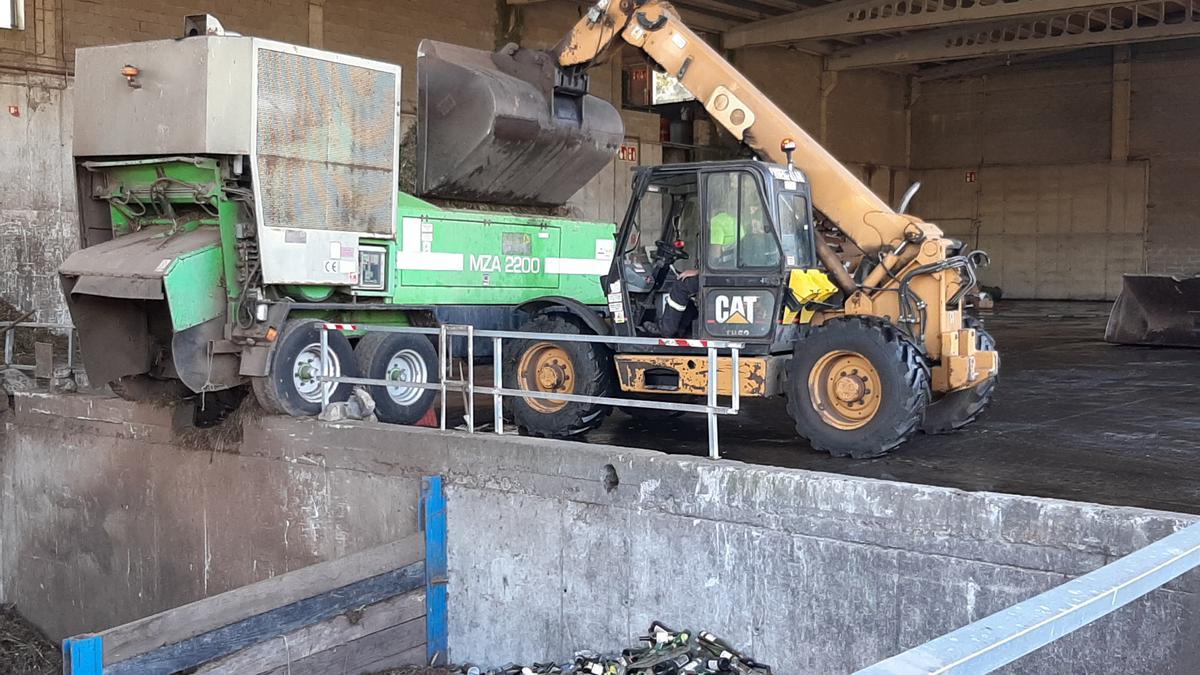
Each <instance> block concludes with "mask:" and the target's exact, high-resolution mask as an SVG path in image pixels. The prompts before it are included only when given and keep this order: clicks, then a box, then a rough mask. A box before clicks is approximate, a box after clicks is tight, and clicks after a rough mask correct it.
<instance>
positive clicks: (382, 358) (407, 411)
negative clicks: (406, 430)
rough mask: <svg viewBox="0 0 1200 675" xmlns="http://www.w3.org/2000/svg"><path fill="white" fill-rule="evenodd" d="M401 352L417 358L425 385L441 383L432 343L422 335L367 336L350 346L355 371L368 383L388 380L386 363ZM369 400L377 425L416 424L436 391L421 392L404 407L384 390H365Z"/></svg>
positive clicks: (368, 388) (431, 402)
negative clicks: (356, 367) (356, 365)
mask: <svg viewBox="0 0 1200 675" xmlns="http://www.w3.org/2000/svg"><path fill="white" fill-rule="evenodd" d="M402 352H409V353H410V355H415V356H416V357H419V358H420V359H421V361H422V362H423V363H424V366H425V378H424V379H423V380H422V381H423V382H425V383H428V384H437V383H438V382H441V378H440V377H439V376H438V356H437V350H436V349H434V348H433V343H432V342H430V341H429V338H427V337H425V336H424V335H409V334H404V333H370V334H368V335H366V336H364V337H363V338H362V339H361V340H359V341H358V344H357V345H356V346H355V347H354V356H355V358H356V359H357V361H358V370H359V372H361V373H363V377H365V378H367V379H369V380H386V379H389V378H388V362H389V361H391V360H392V357H394V356H396V355H397V354H400V353H402ZM367 390H368V391H369V392H370V393H371V398H373V399H375V416H376V417H378V418H379V421H381V422H388V423H390V424H416V423H417V422H420V421H421V419H422V418H424V417H425V414H426V413H428V412H429V409H430V408H432V407H433V401H434V399H435V398H437V391H436V390H434V389H425V390H422V391H421V395H420V396H419V397H418V398H416V399H415V400H414V401H413V402H411V403H408V404H405V403H402V402H400V401H397V400H396V399H394V398H392V396H391V394H389V393H388V388H387V387H382V386H371V387H367ZM409 391H413V390H412V389H410V390H409Z"/></svg>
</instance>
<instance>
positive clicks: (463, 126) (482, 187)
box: [417, 40, 624, 206]
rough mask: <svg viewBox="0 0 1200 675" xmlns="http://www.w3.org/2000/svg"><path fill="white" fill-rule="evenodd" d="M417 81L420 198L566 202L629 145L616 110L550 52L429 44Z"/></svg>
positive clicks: (424, 48) (420, 58) (425, 43)
mask: <svg viewBox="0 0 1200 675" xmlns="http://www.w3.org/2000/svg"><path fill="white" fill-rule="evenodd" d="M417 80H418V87H417V91H418V93H417V191H418V192H419V193H420V194H421V195H422V196H426V197H434V198H442V199H461V200H467V201H479V202H488V203H500V204H513V205H549V206H558V205H562V204H565V203H566V202H567V200H569V199H570V198H571V197H572V196H573V195H574V194H575V193H576V192H578V191H579V190H580V189H581V188H582V187H583V186H584V185H586V184H587V183H588V181H590V180H591V179H592V178H593V177H595V175H596V174H597V173H599V172H600V171H601V170H602V169H603V168H604V167H605V166H607V165H608V163H609V162H610V161H612V159H613V157H614V156H615V155H616V153H617V149H618V148H619V147H620V144H621V141H622V139H623V138H624V125H623V123H622V121H621V116H620V113H618V112H617V110H616V108H614V107H613V106H612V105H611V104H609V103H608V102H607V101H604V100H602V99H600V98H597V97H595V96H591V95H588V94H586V93H583V91H581V89H582V88H581V87H580V76H578V75H573V76H567V75H564V74H561V73H560V72H559V71H558V68H557V66H556V64H555V62H554V60H553V58H552V57H551V56H550V55H549V54H548V53H546V52H540V51H533V50H527V49H519V48H516V47H515V46H510V47H508V48H505V49H503V50H501V51H499V52H495V53H492V52H487V51H483V50H479V49H471V48H468V47H461V46H458V45H451V44H446V43H442V42H435V41H432V40H425V41H423V42H422V43H421V46H420V49H419V50H418V55H417ZM585 86H586V85H585Z"/></svg>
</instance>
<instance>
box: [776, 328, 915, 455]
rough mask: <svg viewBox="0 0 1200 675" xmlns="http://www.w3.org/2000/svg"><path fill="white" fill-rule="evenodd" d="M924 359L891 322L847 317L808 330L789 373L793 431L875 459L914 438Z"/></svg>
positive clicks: (837, 450)
mask: <svg viewBox="0 0 1200 675" xmlns="http://www.w3.org/2000/svg"><path fill="white" fill-rule="evenodd" d="M929 380H930V373H929V365H928V363H927V362H926V360H925V358H924V357H923V356H922V355H921V351H920V349H918V348H917V345H916V344H915V343H914V342H913V341H912V340H911V339H909V338H908V337H907V336H906V335H904V334H903V333H902V332H900V330H898V329H897V328H896V327H895V326H893V325H891V324H889V323H887V322H885V321H882V320H879V319H874V318H867V317H847V318H842V319H835V320H833V321H829V322H828V323H826V324H824V325H822V326H817V327H812V328H809V329H808V330H807V331H806V332H805V333H804V334H803V335H802V336H801V337H800V339H799V341H798V342H797V343H796V347H795V351H794V353H793V356H792V362H791V364H790V366H789V371H788V413H789V414H790V415H791V417H792V420H793V421H794V422H795V423H796V432H797V433H798V434H800V436H802V437H804V438H806V439H808V441H809V442H810V443H812V446H813V447H814V448H816V449H818V450H824V451H825V452H828V453H829V454H831V455H833V456H835V457H853V458H855V459H866V458H870V457H879V456H880V455H883V454H885V453H887V452H888V451H890V450H893V449H895V448H897V447H898V446H900V445H901V444H902V443H904V442H905V441H906V440H908V439H909V438H911V437H912V435H913V434H914V433H916V432H917V429H918V428H919V427H920V425H921V419H922V417H923V416H924V414H925V408H926V407H927V406H928V404H929Z"/></svg>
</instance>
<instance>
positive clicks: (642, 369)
mask: <svg viewBox="0 0 1200 675" xmlns="http://www.w3.org/2000/svg"><path fill="white" fill-rule="evenodd" d="M787 360H788V357H786V356H767V357H742V358H741V359H739V361H740V363H739V364H738V365H739V367H738V371H739V376H738V378H739V380H738V381H739V382H740V384H741V395H742V396H750V397H757V398H761V397H767V396H775V395H777V394H779V393H780V391H781V390H782V379H783V378H782V374H783V368H784V365H785V364H786V363H787ZM613 361H614V363H615V365H616V368H617V381H618V382H620V384H621V390H622V391H624V392H627V393H631V394H683V395H689V396H703V395H705V394H707V393H708V358H707V357H704V356H687V355H659V354H618V355H617V356H615V357H613ZM655 370H658V371H672V372H675V373H678V375H679V386H678V388H675V389H664V388H663V387H658V386H652V385H648V384H647V383H646V376H647V373H648V372H649V371H655ZM732 393H733V359H732V358H730V357H718V358H717V394H718V395H720V396H729V395H731V394H732Z"/></svg>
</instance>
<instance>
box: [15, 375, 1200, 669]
mask: <svg viewBox="0 0 1200 675" xmlns="http://www.w3.org/2000/svg"><path fill="white" fill-rule="evenodd" d="M15 403H16V410H15V412H10V413H7V414H6V415H7V416H6V417H5V418H3V424H4V429H3V435H2V436H0V534H2V536H0V581H2V586H0V599H3V600H4V601H8V602H15V603H17V605H18V606H19V607H20V608H21V609H22V610H23V611H24V612H25V613H26V615H28V616H30V617H31V618H32V619H33V620H34V621H35V622H37V623H39V624H40V625H41V626H42V627H44V628H45V629H46V630H47V631H48V632H49V633H50V634H51V635H52V636H54V637H61V636H63V635H67V634H71V633H76V632H80V631H84V630H95V629H98V628H104V627H107V626H110V625H114V624H118V623H122V622H125V621H129V620H131V619H134V618H137V617H140V616H143V615H146V614H149V613H151V612H155V611H159V610H163V609H166V608H169V607H173V606H176V605H179V604H181V603H184V602H187V601H190V600H195V599H198V598H201V597H205V596H208V595H213V594H215V593H220V592H222V591H225V590H228V589H229V588H233V587H236V586H239V585H242V584H246V583H250V582H252V581H255V580H260V579H263V578H267V577H269V576H272V575H275V574H279V573H282V572H284V571H287V570H291V569H296V568H298V567H301V566H304V565H307V564H311V563H313V562H315V561H319V560H327V559H330V558H333V557H337V556H340V555H345V554H347V553H350V552H354V551H359V550H363V549H365V548H368V547H371V546H374V545H377V544H381V543H385V542H388V541H391V540H394V539H396V538H400V537H403V536H405V535H408V534H410V533H412V532H414V531H415V528H416V511H415V508H416V495H417V486H418V485H419V479H420V477H421V476H423V475H427V474H431V473H440V474H442V475H444V476H446V480H447V484H448V499H449V531H450V586H449V589H450V603H451V604H450V632H451V634H450V640H451V657H452V659H454V660H456V661H459V662H463V661H472V662H476V663H490V664H501V663H504V662H506V661H509V660H534V659H538V660H544V659H547V658H551V657H554V658H563V657H568V656H570V654H571V652H572V650H574V649H576V648H582V647H597V648H618V647H620V646H625V645H628V644H630V643H631V642H632V641H633V640H634V639H635V638H636V636H637V635H638V634H639V633H640V632H641V631H643V630H644V629H645V628H646V627H647V626H648V625H649V623H650V621H651V620H652V619H660V620H662V621H664V622H666V623H668V625H681V626H689V627H692V628H693V629H700V628H710V629H713V630H715V631H717V632H718V633H721V634H724V635H726V636H728V637H729V638H730V639H732V640H733V641H734V642H736V643H738V644H741V645H744V646H746V647H748V648H750V649H751V650H752V651H753V653H754V654H755V655H756V656H758V657H759V658H762V659H763V660H766V661H768V662H770V663H772V664H773V665H775V666H776V672H780V673H809V672H811V673H836V672H847V671H850V670H852V669H855V668H858V667H861V666H864V665H868V664H870V663H873V662H875V661H877V660H878V659H880V658H883V657H885V656H888V655H890V654H892V653H895V652H898V651H900V650H902V649H905V648H908V647H911V646H914V645H916V644H920V643H922V642H924V641H926V640H928V639H930V638H933V637H936V636H937V635H939V634H942V633H944V632H946V631H948V630H951V629H953V628H956V627H958V626H960V625H963V624H965V623H967V622H968V621H970V620H973V619H977V618H980V617H982V616H984V615H986V614H988V613H990V612H992V611H995V610H998V609H1000V608H1002V607H1004V606H1006V605H1008V604H1010V603H1013V602H1015V601H1018V600H1021V599H1023V598H1026V597H1029V596H1031V595H1033V594H1035V593H1037V592H1040V591H1042V590H1045V589H1047V588H1050V587H1052V586H1054V585H1057V584H1059V583H1062V582H1063V581H1065V580H1066V579H1068V578H1070V577H1072V576H1075V575H1078V574H1081V573H1084V572H1087V571H1090V570H1092V569H1095V568H1096V567H1099V566H1100V565H1103V564H1104V563H1106V562H1109V561H1111V560H1112V559H1114V558H1115V557H1118V556H1120V555H1123V554H1125V553H1128V552H1129V551H1131V550H1133V549H1135V548H1137V547H1140V546H1143V545H1145V544H1147V543H1149V542H1151V541H1154V540H1156V539H1158V538H1160V537H1162V536H1165V535H1166V534H1168V533H1170V532H1172V531H1174V530H1176V529H1178V528H1179V527H1182V526H1183V525H1185V524H1186V523H1188V522H1190V520H1191V519H1189V518H1187V517H1185V516H1178V515H1175V514H1168V513H1161V512H1151V511H1145V510H1139V509H1129V508H1114V507H1104V506H1096V505H1087V504H1076V503H1069V502H1061V501H1054V500H1045V499H1032V498H1024V497H1016V496H1006V495H998V494H991V493H965V492H961V491H957V490H952V489H945V488H936V487H924V486H914V485H905V484H900V483H891V482H885V481H874V480H867V479H859V478H851V477H844V476H834V475H828V474H820V473H813V472H806V471H796V470H784V469H772V468H764V467H753V466H747V465H742V464H739V463H736V462H712V461H708V460H701V459H693V458H688V457H678V456H668V455H662V454H659V453H656V452H649V451H641V450H626V449H619V448H612V447H605V446H589V445H581V444H574V443H550V442H545V441H536V440H532V439H523V438H517V437H505V438H502V439H501V438H497V437H494V436H488V435H480V436H474V437H468V436H465V435H462V434H441V433H438V432H435V431H429V430H420V429H408V428H398V427H387V426H382V425H364V424H348V425H321V424H318V423H315V422H313V421H309V420H292V419H285V418H267V419H264V420H261V421H260V422H258V423H256V424H253V425H250V426H248V427H247V428H246V431H245V439H244V441H243V442H241V443H233V444H232V445H229V446H227V447H224V448H223V450H222V451H218V452H211V451H206V450H197V449H194V446H195V438H193V439H192V440H191V441H190V442H191V443H192V444H193V447H191V448H189V447H184V445H183V442H182V439H181V438H179V437H178V436H177V435H176V434H175V433H174V432H173V431H172V430H171V423H170V418H171V415H170V413H169V411H164V410H161V409H154V408H148V407H138V406H133V405H131V404H128V403H124V402H121V401H118V400H114V399H97V398H89V397H83V396H76V397H68V398H62V397H51V396H44V395H21V396H18V397H16V400H15ZM610 468H611V473H610ZM612 474H615V476H616V478H617V480H618V483H617V484H616V485H613V484H612V483H611V482H610V483H607V484H606V482H605V478H606V477H607V476H609V475H612ZM1197 583H1200V580H1198V579H1197V578H1196V577H1195V575H1194V574H1193V575H1192V576H1191V577H1185V578H1184V579H1183V580H1181V581H1180V582H1179V583H1176V584H1174V585H1172V586H1171V587H1169V588H1167V589H1163V590H1159V591H1157V592H1155V593H1154V594H1153V595H1151V596H1149V597H1148V598H1147V599H1146V600H1143V601H1139V602H1136V603H1134V604H1133V605H1131V606H1130V607H1128V608H1126V609H1123V610H1121V612H1120V613H1118V614H1116V615H1114V616H1113V617H1111V618H1109V619H1105V620H1102V621H1100V622H1098V623H1096V624H1094V625H1093V626H1091V627H1088V628H1086V629H1084V630H1083V631H1081V632H1079V633H1076V634H1074V635H1072V636H1070V637H1068V638H1066V639H1064V640H1062V641H1061V642H1059V643H1057V644H1056V645H1055V646H1054V647H1052V648H1050V649H1048V650H1046V651H1045V652H1044V653H1041V654H1039V655H1037V656H1035V657H1032V658H1031V659H1029V660H1028V661H1026V662H1023V663H1022V664H1021V668H1020V671H1021V672H1032V673H1060V672H1081V671H1086V672H1093V673H1127V672H1158V673H1187V672H1192V671H1193V670H1194V668H1193V665H1194V664H1195V663H1197V662H1200V646H1197V645H1196V644H1195V641H1194V640H1190V639H1189V636H1190V635H1192V634H1194V633H1195V632H1196V630H1197V629H1200V600H1198V599H1197V598H1198V596H1197V595H1196V590H1197Z"/></svg>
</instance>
